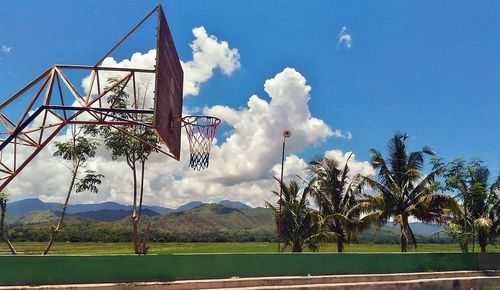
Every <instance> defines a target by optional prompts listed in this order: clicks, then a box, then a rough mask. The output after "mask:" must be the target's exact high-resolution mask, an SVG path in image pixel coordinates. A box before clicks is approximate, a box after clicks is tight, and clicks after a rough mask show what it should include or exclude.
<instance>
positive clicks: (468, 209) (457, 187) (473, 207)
mask: <svg viewBox="0 0 500 290" xmlns="http://www.w3.org/2000/svg"><path fill="white" fill-rule="evenodd" d="M433 163H434V164H435V166H439V167H441V168H442V169H443V174H442V175H443V179H444V184H443V186H442V189H443V190H444V191H448V192H454V193H456V196H455V197H456V198H457V199H458V200H459V201H461V214H460V215H458V216H457V217H456V218H455V219H454V221H453V223H452V224H450V225H449V227H448V232H450V230H451V229H453V231H451V232H452V233H454V235H452V236H454V237H455V238H457V239H458V240H459V242H460V244H461V247H462V250H463V251H464V252H468V251H469V243H470V242H471V241H472V242H473V246H474V243H475V241H476V240H477V242H478V243H479V246H480V248H481V251H482V252H484V251H486V246H487V244H488V240H490V241H494V240H495V238H496V236H497V235H498V232H499V210H500V208H499V188H500V176H497V178H496V179H495V180H494V181H493V182H491V184H490V182H489V179H490V171H489V169H488V168H487V167H485V166H483V165H482V161H481V160H479V159H471V160H469V161H467V160H465V159H463V158H455V159H453V160H452V161H450V162H448V163H446V164H445V163H443V159H442V158H441V159H435V160H433Z"/></svg>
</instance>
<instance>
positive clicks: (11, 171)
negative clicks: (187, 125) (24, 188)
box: [0, 5, 181, 191]
mask: <svg viewBox="0 0 500 290" xmlns="http://www.w3.org/2000/svg"><path fill="white" fill-rule="evenodd" d="M154 12H158V13H159V14H160V16H161V17H163V12H162V8H161V6H160V5H158V6H157V7H155V8H154V9H153V10H152V11H151V12H149V14H148V15H147V16H146V17H144V19H142V20H141V21H140V22H139V23H138V24H137V25H136V26H135V27H134V28H133V29H132V30H131V31H130V32H129V33H128V34H127V35H126V36H125V37H123V38H122V39H121V40H120V41H119V42H118V43H117V44H116V45H115V46H114V47H113V48H112V49H111V50H110V51H109V52H108V53H106V55H104V57H103V58H102V59H101V60H100V61H99V62H98V63H97V64H95V65H94V66H83V65H54V66H52V67H50V68H49V69H48V70H47V71H45V72H44V73H42V74H41V75H40V76H38V77H37V78H36V79H34V80H33V81H32V82H31V83H29V84H28V85H26V86H25V87H24V88H22V89H21V90H20V91H18V92H17V93H16V94H14V95H13V96H12V97H10V98H9V99H7V100H6V101H5V102H3V103H2V104H0V141H1V144H0V191H2V190H4V189H5V187H6V186H7V185H8V184H9V183H10V182H11V181H12V180H13V179H14V178H15V177H16V176H17V175H18V174H19V173H20V172H21V170H23V168H25V167H26V166H27V165H28V164H29V163H30V161H32V160H33V159H34V158H35V157H36V156H37V155H38V153H40V151H41V150H42V149H43V148H44V147H45V146H46V145H47V144H48V143H49V142H50V141H51V140H52V139H53V138H54V137H56V136H57V135H58V134H59V133H60V132H61V131H62V129H63V128H64V127H65V126H66V125H68V124H96V125H105V126H111V127H113V128H116V129H117V130H120V131H121V132H123V133H124V134H128V133H127V131H126V130H123V127H122V126H147V127H152V128H153V118H152V117H153V115H154V110H153V109H144V108H141V106H140V105H139V104H140V100H139V96H138V90H137V80H136V76H137V75H138V74H156V73H157V69H158V68H157V67H155V69H138V68H119V67H103V66H101V64H102V62H103V61H104V60H105V59H106V57H108V56H109V55H110V54H111V53H112V52H113V51H114V50H115V49H116V48H117V47H119V46H120V44H122V42H123V41H124V40H125V39H126V38H128V37H129V36H130V35H131V34H132V33H133V32H134V31H135V30H136V29H137V28H139V26H141V25H142V24H143V23H144V22H145V21H146V20H147V19H148V18H149V17H150V16H151V15H152V14H153V13H154ZM174 49H175V48H174ZM70 70H71V71H80V73H82V72H84V73H88V74H90V85H89V87H88V88H87V90H86V94H82V93H80V92H79V91H78V90H77V89H76V86H75V84H74V83H73V82H72V81H71V80H70V78H68V75H67V71H70ZM104 73H115V74H119V75H120V77H119V78H118V79H115V80H113V81H112V82H107V83H106V84H101V83H100V82H101V81H100V78H99V76H100V75H101V76H102V75H103V74H104ZM127 87H128V88H130V87H131V88H132V91H133V93H132V94H130V97H131V98H133V101H132V102H131V104H130V106H128V107H127V108H118V106H117V105H116V104H115V103H112V102H111V103H110V102H109V98H107V97H109V96H110V95H111V94H116V93H122V92H123V91H124V89H125V88H127ZM32 93H34V94H33V95H31V94H32ZM68 95H69V101H68ZM19 100H23V101H26V100H29V101H28V105H27V107H25V109H24V110H20V108H19V107H16V104H15V103H16V101H19ZM15 112H21V114H20V117H19V118H16V117H12V116H11V115H12V113H15ZM147 115H150V117H149V118H144V116H147ZM176 117H181V116H176ZM144 120H151V121H144ZM129 136H131V137H133V138H136V137H134V136H132V135H130V134H129ZM139 141H141V142H144V143H145V144H147V145H149V146H152V147H154V148H155V150H157V151H158V152H161V153H163V154H166V155H168V156H170V157H172V158H175V159H178V158H176V156H174V155H173V154H172V153H171V152H167V151H166V150H164V148H163V147H158V146H156V145H153V144H150V143H147V142H146V141H144V140H139ZM6 157H7V158H6Z"/></svg>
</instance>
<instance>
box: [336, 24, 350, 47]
mask: <svg viewBox="0 0 500 290" xmlns="http://www.w3.org/2000/svg"><path fill="white" fill-rule="evenodd" d="M338 38H339V40H338V42H337V46H338V47H340V46H341V45H344V46H345V48H347V49H350V48H351V47H352V35H351V34H349V33H348V32H347V27H346V26H344V27H342V30H340V32H339V35H338Z"/></svg>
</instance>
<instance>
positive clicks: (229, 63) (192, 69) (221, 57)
mask: <svg viewBox="0 0 500 290" xmlns="http://www.w3.org/2000/svg"><path fill="white" fill-rule="evenodd" d="M193 35H194V37H195V39H194V40H193V42H192V43H191V44H190V46H191V49H192V53H193V59H192V60H189V61H185V62H184V61H182V60H181V65H182V69H183V70H184V89H183V93H184V96H196V95H198V94H199V92H200V87H201V85H202V84H203V83H205V82H207V81H208V80H209V79H211V78H212V77H213V75H214V70H215V69H217V68H219V69H220V70H221V72H222V73H223V74H224V75H227V76H230V75H231V74H233V72H234V71H235V70H237V69H238V68H239V67H240V55H239V53H238V49H236V48H230V47H229V44H228V43H227V42H226V41H222V40H219V39H218V38H217V37H216V36H214V35H208V33H207V31H206V30H205V28H204V27H203V26H201V27H195V28H193ZM155 59H156V49H151V50H150V51H148V52H147V53H145V54H142V53H140V52H136V53H134V54H133V55H132V57H131V58H130V59H124V60H122V61H117V60H115V59H114V58H112V57H108V58H106V59H105V60H104V61H103V62H102V64H101V66H106V67H126V68H145V69H153V68H154V65H155V62H156V61H155ZM124 75H125V73H116V72H102V73H100V82H101V84H105V83H106V80H107V79H108V78H109V77H112V76H114V77H120V76H121V77H123V76H124ZM136 82H137V83H138V87H139V89H141V90H142V92H145V91H146V89H147V88H148V92H149V95H148V97H149V98H148V99H149V100H150V101H151V100H152V93H153V88H154V77H153V75H152V74H146V73H139V74H136ZM90 83H91V75H89V76H87V77H86V78H85V79H83V81H82V87H83V88H84V90H85V93H88V88H89V85H90ZM129 89H131V88H129ZM92 93H93V94H96V93H97V88H96V87H94V88H93V91H92ZM130 93H132V91H130V92H129V94H130ZM149 105H150V106H151V104H149Z"/></svg>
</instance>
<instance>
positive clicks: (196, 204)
mask: <svg viewBox="0 0 500 290" xmlns="http://www.w3.org/2000/svg"><path fill="white" fill-rule="evenodd" d="M203 204H204V203H203V202H201V201H191V202H188V203H186V204H185V205H181V206H179V207H178V208H177V209H176V210H175V211H187V210H190V209H193V208H197V207H199V206H200V205H203Z"/></svg>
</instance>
